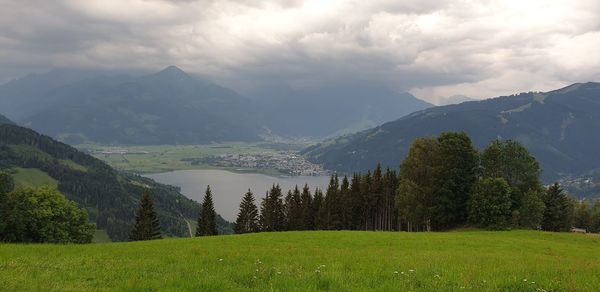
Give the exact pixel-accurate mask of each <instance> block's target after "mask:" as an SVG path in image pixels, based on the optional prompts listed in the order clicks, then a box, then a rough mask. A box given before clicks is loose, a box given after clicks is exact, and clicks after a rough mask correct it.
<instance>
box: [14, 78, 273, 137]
mask: <svg viewBox="0 0 600 292" xmlns="http://www.w3.org/2000/svg"><path fill="white" fill-rule="evenodd" d="M38 99H39V100H44V101H46V102H45V104H44V106H43V107H42V108H41V109H38V110H37V111H36V112H35V113H33V114H31V115H29V116H27V117H25V118H22V119H19V120H17V122H19V123H20V124H22V125H25V126H27V127H30V128H32V129H34V130H36V131H39V132H41V133H44V134H47V135H50V136H52V137H55V138H58V139H59V140H61V141H65V142H68V143H71V144H73V143H82V142H97V143H105V144H195V143H208V142H212V141H249V140H257V139H259V135H260V134H261V133H262V131H263V129H262V127H261V123H259V122H258V121H257V120H258V118H257V117H258V116H259V115H257V114H256V108H255V107H254V105H253V104H252V102H251V101H249V100H247V99H246V98H244V97H242V96H240V95H239V94H237V93H236V92H234V91H232V90H230V89H227V88H223V87H220V86H218V85H215V84H213V83H209V82H204V81H202V80H199V79H196V78H194V77H192V76H190V75H188V74H186V73H185V72H183V71H181V70H180V69H179V68H177V67H174V66H171V67H168V68H166V69H164V70H162V71H160V72H158V73H156V74H151V75H146V76H141V77H129V76H124V75H115V76H98V77H93V78H88V79H84V80H80V81H77V82H75V83H69V84H66V85H63V86H59V87H56V88H52V89H51V90H49V91H47V92H44V93H43V95H40V96H39V97H38Z"/></svg>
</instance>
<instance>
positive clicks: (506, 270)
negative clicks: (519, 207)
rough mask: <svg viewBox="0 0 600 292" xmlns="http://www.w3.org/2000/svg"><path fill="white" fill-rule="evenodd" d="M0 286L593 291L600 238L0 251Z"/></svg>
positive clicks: (468, 234) (598, 278) (371, 238)
mask: <svg viewBox="0 0 600 292" xmlns="http://www.w3.org/2000/svg"><path fill="white" fill-rule="evenodd" d="M0 283H2V285H0V289H2V290H5V291H27V290H49V291H53V290H55V291H56V290H71V291H81V290H133V291H158V290H160V291H163V290H170V291H182V290H195V291H237V290H247V289H249V290H254V291H315V290H324V291H328V290H329V291H366V290H374V291H598V288H599V287H600V237H598V236H593V235H580V234H569V233H546V232H537V231H507V232H485V231H460V232H459V231H457V232H443V233H405V232H400V233H398V232H360V231H356V232H350V231H339V232H338V231H317V232H281V233H256V234H246V235H229V236H215V237H205V238H181V239H163V240H158V241H146V242H132V243H98V244H89V245H50V244H47V245H42V244H28V245H25V244H3V245H0Z"/></svg>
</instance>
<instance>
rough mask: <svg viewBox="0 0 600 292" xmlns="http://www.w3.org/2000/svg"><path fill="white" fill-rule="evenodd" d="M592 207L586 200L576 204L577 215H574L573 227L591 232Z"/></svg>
mask: <svg viewBox="0 0 600 292" xmlns="http://www.w3.org/2000/svg"><path fill="white" fill-rule="evenodd" d="M590 220H591V213H590V206H589V204H588V202H587V201H586V200H581V201H579V202H577V203H576V204H575V213H574V214H573V226H574V227H577V228H582V229H585V230H590V223H591V221H590Z"/></svg>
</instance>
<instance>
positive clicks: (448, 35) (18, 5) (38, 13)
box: [0, 0, 600, 101]
mask: <svg viewBox="0 0 600 292" xmlns="http://www.w3.org/2000/svg"><path fill="white" fill-rule="evenodd" d="M598 11H600V4H599V2H598V1H596V0H571V1H567V0H559V1H545V0H532V1H514V0H510V1H491V0H489V1H485V0H484V1H443V0H433V1H422V0H407V1H393V0H372V1H356V0H329V1H322V0H313V1H300V0H295V1H228V0H220V1H212V0H206V1H191V0H190V1H184V0H178V1H159V0H131V1H116V0H115V1H110V0H86V1H77V0H64V1H17V0H5V1H2V2H1V3H0V26H1V27H2V30H0V56H1V58H0V81H2V80H4V81H6V80H8V79H10V78H14V77H18V76H19V75H22V74H24V73H26V72H30V71H39V70H46V69H48V68H51V67H76V68H103V69H111V68H113V69H126V68H127V69H132V70H147V71H153V70H158V69H160V68H162V67H164V66H167V65H170V64H176V65H178V66H180V67H182V68H184V69H185V70H187V71H190V72H193V73H197V74H201V75H204V76H208V77H209V78H212V79H215V80H216V81H218V82H222V83H224V84H226V85H229V86H232V87H234V88H238V89H240V90H244V91H245V90H248V91H251V90H253V89H255V88H256V87H260V86H268V85H272V84H273V83H284V84H288V85H291V86H298V87H300V86H310V85H315V84H319V83H323V82H353V81H361V82H372V83H380V84H386V85H388V86H391V87H393V88H395V89H397V90H410V91H411V92H413V93H415V94H416V95H418V96H420V97H423V98H425V99H428V100H431V101H436V100H437V98H438V97H440V96H450V95H455V94H465V95H468V96H478V97H486V96H494V95H499V94H509V93H512V92H515V91H521V90H546V89H551V88H555V87H558V86H561V85H565V84H568V83H571V82H577V81H588V80H598V79H600V73H599V72H600V70H599V69H600V54H598V53H597V52H598V51H600V18H599V17H598V16H597V13H598Z"/></svg>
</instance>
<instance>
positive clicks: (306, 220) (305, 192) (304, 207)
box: [300, 184, 315, 230]
mask: <svg viewBox="0 0 600 292" xmlns="http://www.w3.org/2000/svg"><path fill="white" fill-rule="evenodd" d="M300 201H301V207H300V209H301V211H302V215H301V217H302V228H301V230H313V229H314V228H315V227H314V215H313V211H312V208H313V199H312V195H311V193H310V189H309V188H308V184H305V185H304V188H303V189H302V194H301V195H300Z"/></svg>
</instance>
